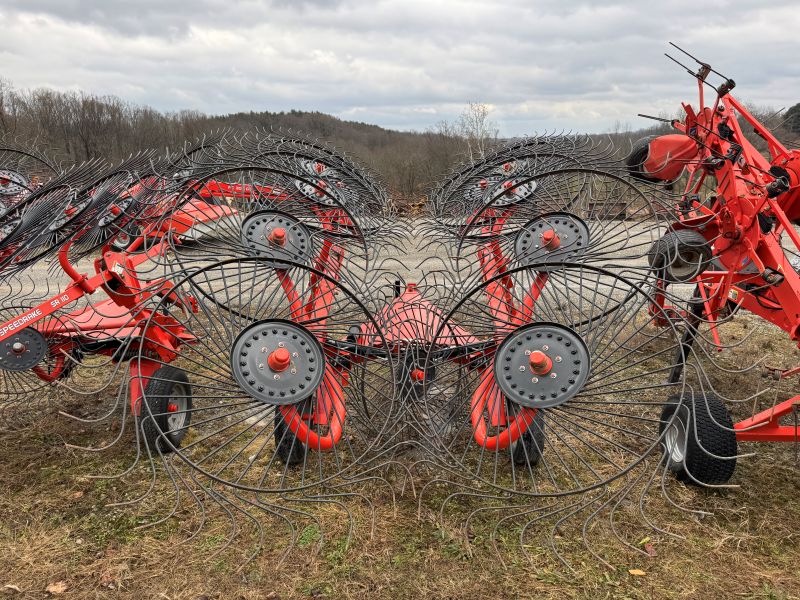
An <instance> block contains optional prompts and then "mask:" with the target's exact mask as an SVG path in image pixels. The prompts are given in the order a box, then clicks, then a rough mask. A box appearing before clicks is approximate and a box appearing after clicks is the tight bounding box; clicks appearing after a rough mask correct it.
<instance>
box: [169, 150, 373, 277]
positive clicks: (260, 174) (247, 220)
mask: <svg viewBox="0 0 800 600" xmlns="http://www.w3.org/2000/svg"><path fill="white" fill-rule="evenodd" d="M205 167H207V165H205ZM383 198H385V192H383V191H382V189H381V188H380V187H379V186H378V185H377V184H376V183H375V182H374V181H372V179H371V178H370V177H369V176H368V175H367V174H366V173H364V172H362V171H361V170H360V169H359V168H358V167H356V166H355V165H354V164H352V163H350V162H347V161H344V160H343V159H341V158H338V157H336V156H335V155H333V154H330V153H329V152H328V153H325V152H322V151H321V150H320V149H319V148H318V147H315V146H313V145H311V144H309V143H308V142H304V141H301V140H296V139H289V140H287V139H276V138H268V137H260V136H252V137H247V136H245V137H244V138H242V139H232V140H227V139H226V140H225V143H224V144H222V145H221V146H220V152H219V157H218V160H217V162H216V164H215V165H214V167H213V169H209V170H207V172H206V173H205V175H204V176H203V177H202V178H199V179H193V180H191V181H189V182H187V183H186V188H185V190H184V191H183V192H182V193H181V195H180V196H179V197H178V198H177V200H176V203H177V206H176V209H175V210H174V211H173V212H172V213H170V214H169V216H168V220H167V221H166V223H165V224H164V225H163V227H164V229H166V230H168V231H169V235H167V236H166V237H167V238H168V239H169V241H170V243H171V244H172V245H173V247H172V253H173V255H174V257H175V259H174V260H175V263H176V264H175V268H176V269H178V270H181V269H194V268H198V267H201V266H203V265H204V264H208V262H209V258H212V259H217V260H219V259H223V258H236V257H246V256H256V257H262V258H276V259H278V260H290V261H297V262H302V263H305V264H307V265H309V266H312V267H313V268H316V269H319V270H320V271H322V272H324V273H327V274H328V275H330V276H332V277H334V278H343V279H347V280H349V281H351V282H354V283H357V282H358V281H361V280H363V278H364V275H365V273H366V271H367V269H368V266H369V261H370V255H371V253H373V252H374V251H375V246H376V243H377V241H378V240H379V237H380V234H381V229H382V226H381V223H382V220H381V219H379V218H376V217H373V216H371V213H370V210H371V207H373V206H375V205H380V204H382V199H383ZM384 204H385V203H384Z"/></svg>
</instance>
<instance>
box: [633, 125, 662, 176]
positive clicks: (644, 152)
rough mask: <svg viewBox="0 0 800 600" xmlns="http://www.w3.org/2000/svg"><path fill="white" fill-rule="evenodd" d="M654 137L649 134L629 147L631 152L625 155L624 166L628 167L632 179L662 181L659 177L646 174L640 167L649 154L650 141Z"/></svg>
mask: <svg viewBox="0 0 800 600" xmlns="http://www.w3.org/2000/svg"><path fill="white" fill-rule="evenodd" d="M655 137H656V136H654V135H651V136H647V137H644V138H642V139H640V140H637V141H636V142H634V144H633V147H632V148H631V153H630V154H628V156H626V157H625V166H626V167H627V168H628V173H629V174H630V176H631V177H633V178H634V179H638V180H639V181H646V182H647V183H663V182H662V180H661V179H657V178H655V177H651V176H650V175H647V174H646V173H645V172H644V170H643V168H642V167H643V165H644V163H645V161H646V160H647V157H648V155H649V154H650V141H651V140H653V139H655Z"/></svg>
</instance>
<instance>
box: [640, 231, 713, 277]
mask: <svg viewBox="0 0 800 600" xmlns="http://www.w3.org/2000/svg"><path fill="white" fill-rule="evenodd" d="M683 253H693V254H695V255H696V256H697V260H696V261H694V260H692V263H693V264H694V263H695V262H696V263H697V265H698V266H697V269H696V270H693V272H692V274H691V276H689V275H685V274H678V273H676V272H674V271H673V270H672V268H671V266H672V265H673V264H674V261H675V258H676V257H677V256H679V255H680V254H683ZM711 259H712V250H711V246H710V245H709V243H708V241H707V240H706V238H704V237H703V235H702V234H701V233H700V232H699V231H695V230H694V229H678V230H675V231H668V232H667V233H665V234H664V235H663V236H661V238H659V239H657V240H656V241H655V242H653V245H652V246H651V247H650V250H649V251H648V253H647V261H648V263H649V264H650V268H651V269H653V270H654V271H659V272H660V273H659V275H660V276H662V277H663V278H664V279H665V280H666V281H681V282H682V281H691V280H692V279H694V278H695V277H697V275H699V274H700V273H702V272H703V271H705V270H706V269H708V266H709V265H710V264H711Z"/></svg>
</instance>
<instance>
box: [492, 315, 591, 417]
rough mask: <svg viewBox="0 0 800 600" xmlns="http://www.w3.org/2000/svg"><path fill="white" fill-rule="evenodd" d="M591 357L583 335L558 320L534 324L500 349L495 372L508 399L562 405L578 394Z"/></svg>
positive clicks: (513, 335) (534, 405) (531, 405)
mask: <svg viewBox="0 0 800 600" xmlns="http://www.w3.org/2000/svg"><path fill="white" fill-rule="evenodd" d="M590 367H591V360H590V357H589V350H588V348H587V347H586V343H585V342H584V341H583V338H582V337H581V336H580V335H578V334H577V333H576V332H575V331H573V330H572V329H570V328H569V327H564V326H563V325H558V324H556V323H532V324H530V325H526V326H524V327H520V328H519V329H517V330H515V331H514V332H512V333H510V334H509V335H508V337H506V339H505V340H503V343H502V344H500V347H499V348H498V349H497V353H496V354H495V359H494V374H495V380H496V381H497V385H498V386H499V387H500V389H501V390H502V392H503V394H505V396H506V398H508V399H509V400H511V401H512V402H514V403H516V404H520V405H522V406H527V407H529V408H552V407H554V406H560V405H561V404H564V403H565V402H567V401H568V400H569V399H571V398H573V397H574V396H575V395H576V394H578V393H579V392H580V391H581V389H583V385H584V384H585V383H586V380H587V378H588V377H589V371H590Z"/></svg>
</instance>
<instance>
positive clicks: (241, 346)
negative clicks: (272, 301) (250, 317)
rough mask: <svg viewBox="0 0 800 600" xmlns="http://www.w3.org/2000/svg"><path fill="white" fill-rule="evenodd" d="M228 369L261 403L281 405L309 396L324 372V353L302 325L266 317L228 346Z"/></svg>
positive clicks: (318, 383) (247, 391)
mask: <svg viewBox="0 0 800 600" xmlns="http://www.w3.org/2000/svg"><path fill="white" fill-rule="evenodd" d="M231 372H232V373H233V376H234V379H236V382H237V383H238V384H239V385H240V386H241V388H242V389H243V390H244V391H245V392H246V393H247V394H249V395H250V396H252V397H253V398H254V399H256V400H258V401H259V402H263V403H265V404H271V405H275V406H285V405H288V404H296V403H298V402H300V401H302V400H305V399H306V398H308V397H309V396H311V395H312V394H313V393H314V392H315V391H316V389H317V388H318V387H319V385H320V383H322V377H323V375H324V374H325V354H324V352H323V349H322V345H321V344H320V343H319V341H318V340H317V338H316V337H315V336H314V334H312V333H311V332H310V331H308V329H306V328H305V327H303V326H301V325H298V324H296V323H292V322H290V321H284V320H281V319H266V320H264V321H258V322H257V323H253V324H252V325H250V326H249V327H246V328H245V329H243V330H242V332H241V333H240V334H239V336H238V337H237V338H236V340H235V341H234V343H233V347H232V348H231Z"/></svg>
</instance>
